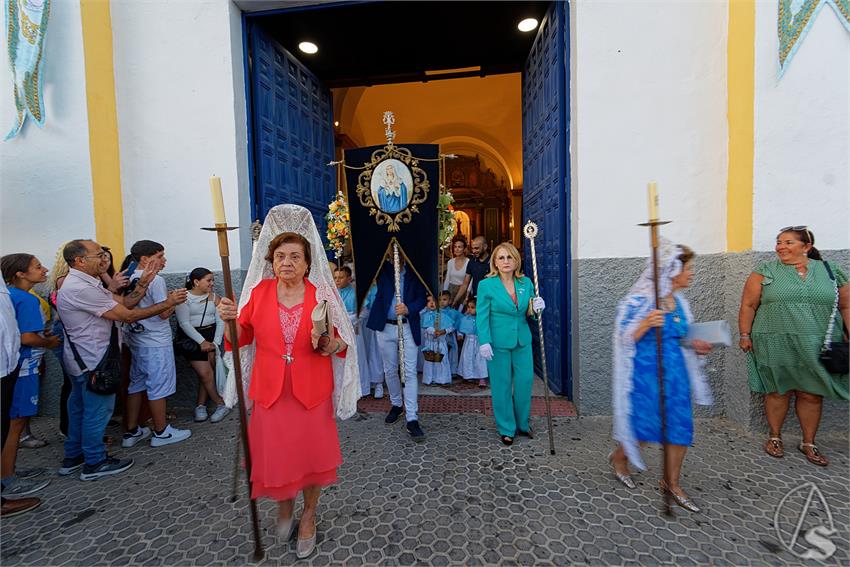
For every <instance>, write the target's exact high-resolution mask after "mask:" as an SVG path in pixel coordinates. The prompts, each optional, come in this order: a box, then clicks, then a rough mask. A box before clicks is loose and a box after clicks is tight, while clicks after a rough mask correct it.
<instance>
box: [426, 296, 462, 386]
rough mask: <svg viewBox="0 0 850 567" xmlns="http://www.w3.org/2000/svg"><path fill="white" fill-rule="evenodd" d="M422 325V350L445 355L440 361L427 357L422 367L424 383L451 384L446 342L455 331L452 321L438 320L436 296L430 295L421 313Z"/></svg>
mask: <svg viewBox="0 0 850 567" xmlns="http://www.w3.org/2000/svg"><path fill="white" fill-rule="evenodd" d="M420 316H421V325H422V347H421V350H422V352H423V353H424V352H426V351H432V352H436V353H440V354H442V355H443V357H442V360H440V361H439V362H436V361H433V362H432V361H429V360H428V359H427V358H426V359H425V362H424V367H423V369H422V383H423V384H451V383H452V371H451V365H450V364H449V357H448V352H449V349H448V344H447V343H446V335H447V333H449V332H451V331H454V327H452V326H451V325H452V321H451V320H446V321H445V322H443V320H442V318H441V319H440V320H439V321H438V320H437V305H436V303H435V302H434V297H433V296H431V295H429V296H428V303H427V304H426V305H425V309H423V310H422V312H421V314H420Z"/></svg>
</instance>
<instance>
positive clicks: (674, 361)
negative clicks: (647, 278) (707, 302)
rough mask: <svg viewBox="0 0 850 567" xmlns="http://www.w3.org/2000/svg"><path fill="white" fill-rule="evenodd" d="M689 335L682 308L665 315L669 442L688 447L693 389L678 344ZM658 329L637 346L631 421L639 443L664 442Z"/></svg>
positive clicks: (664, 346) (662, 344)
mask: <svg viewBox="0 0 850 567" xmlns="http://www.w3.org/2000/svg"><path fill="white" fill-rule="evenodd" d="M687 334H688V321H687V319H686V317H685V313H684V311H683V309H682V306H681V305H680V304H679V302H678V301H676V309H675V311H673V312H672V313H666V314H665V320H664V327H663V330H662V334H661V346H662V353H663V357H664V358H663V360H664V409H665V413H666V416H667V422H666V426H667V442H668V443H671V444H673V445H685V446H689V445H691V444H692V442H693V438H694V420H693V414H692V411H691V385H690V380H689V378H688V369H687V365H686V363H685V358H684V356H682V349H681V346H680V344H679V341H680V340H681V339H684V338H685V336H687ZM656 359H657V356H656V346H655V329H650V330H649V331H647V332H646V334H645V335H644V336H643V337H641V339H640V340H639V341H638V342H637V344H636V345H635V357H634V373H633V376H632V384H633V389H632V394H631V405H632V407H631V421H632V429H633V430H634V434H635V438H636V439H637V440H638V441H649V442H653V443H660V442H661V411H660V410H659V407H658V402H659V399H658V365H657V364H656Z"/></svg>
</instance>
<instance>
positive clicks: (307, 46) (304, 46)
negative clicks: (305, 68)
mask: <svg viewBox="0 0 850 567" xmlns="http://www.w3.org/2000/svg"><path fill="white" fill-rule="evenodd" d="M535 25H536V23H535ZM298 49H300V50H301V51H303V52H304V53H306V54H307V55H313V54H314V53H316V52H318V51H319V46H318V45H316V44H315V43H312V42H309V41H302V42H301V43H299V44H298Z"/></svg>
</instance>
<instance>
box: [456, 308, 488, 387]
mask: <svg viewBox="0 0 850 567" xmlns="http://www.w3.org/2000/svg"><path fill="white" fill-rule="evenodd" d="M457 333H458V337H462V338H463V350H462V351H461V353H460V362H459V363H458V369H457V372H458V374H460V375H461V376H463V379H464V380H478V385H479V386H480V387H482V388H486V387H487V378H488V374H487V361H486V360H485V359H484V357H483V356H481V354H480V353H479V352H478V347H479V346H480V344H479V342H478V328H477V327H476V325H475V298H474V297H471V298H469V299H467V300H466V311H465V313H464V314H463V315H461V316H460V322H459V323H458V328H457Z"/></svg>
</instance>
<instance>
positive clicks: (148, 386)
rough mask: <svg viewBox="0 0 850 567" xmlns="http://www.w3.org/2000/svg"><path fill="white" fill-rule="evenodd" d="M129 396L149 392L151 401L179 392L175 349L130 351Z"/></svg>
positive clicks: (156, 348) (149, 348)
mask: <svg viewBox="0 0 850 567" xmlns="http://www.w3.org/2000/svg"><path fill="white" fill-rule="evenodd" d="M130 354H131V358H132V362H131V363H130V387H129V388H128V389H127V393H129V394H137V393H139V392H147V394H148V399H149V400H161V399H162V398H166V397H168V396H170V395H171V394H173V393H174V392H176V391H177V368H176V367H175V365H174V347H172V346H171V345H168V346H163V347H132V348H131V349H130Z"/></svg>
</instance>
